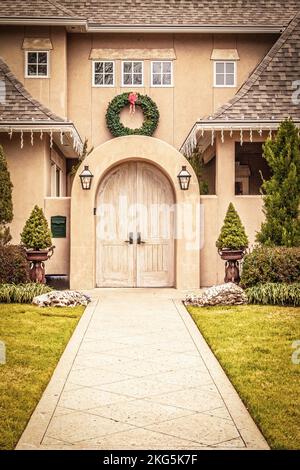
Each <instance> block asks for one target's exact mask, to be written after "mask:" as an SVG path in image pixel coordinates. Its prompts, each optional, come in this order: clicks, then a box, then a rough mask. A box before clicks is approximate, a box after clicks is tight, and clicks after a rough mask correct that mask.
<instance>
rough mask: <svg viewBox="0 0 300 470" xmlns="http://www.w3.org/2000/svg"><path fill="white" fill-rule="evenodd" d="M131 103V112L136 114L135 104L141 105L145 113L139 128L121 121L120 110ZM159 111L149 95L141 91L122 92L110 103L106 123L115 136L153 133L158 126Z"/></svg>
mask: <svg viewBox="0 0 300 470" xmlns="http://www.w3.org/2000/svg"><path fill="white" fill-rule="evenodd" d="M127 105H129V106H130V108H129V109H130V113H131V114H134V112H135V106H139V107H140V108H141V109H142V111H143V114H144V122H143V125H142V126H141V127H139V128H137V129H131V128H130V127H125V126H124V125H123V124H122V123H121V121H120V112H121V111H122V109H123V108H124V107H125V106H127ZM158 120H159V111H158V108H157V106H156V104H155V103H154V101H153V100H152V99H151V98H149V96H147V95H140V94H139V93H133V92H129V93H122V94H121V95H118V96H116V97H115V98H114V99H113V100H112V101H111V102H110V103H109V105H108V108H107V111H106V124H107V127H108V129H109V130H110V132H111V133H112V135H113V136H114V137H120V136H122V135H132V134H138V135H149V136H150V135H152V134H153V133H154V131H155V129H156V128H157V125H158Z"/></svg>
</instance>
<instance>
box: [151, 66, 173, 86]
mask: <svg viewBox="0 0 300 470" xmlns="http://www.w3.org/2000/svg"><path fill="white" fill-rule="evenodd" d="M172 65H173V64H172V62H171V61H170V60H164V61H155V62H151V86H153V87H156V86H157V87H168V86H173V70H172V69H173V67H172Z"/></svg>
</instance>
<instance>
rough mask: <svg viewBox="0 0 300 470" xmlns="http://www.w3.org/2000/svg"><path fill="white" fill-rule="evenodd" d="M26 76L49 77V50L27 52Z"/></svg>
mask: <svg viewBox="0 0 300 470" xmlns="http://www.w3.org/2000/svg"><path fill="white" fill-rule="evenodd" d="M25 77H26V78H48V77H49V51H26V52H25Z"/></svg>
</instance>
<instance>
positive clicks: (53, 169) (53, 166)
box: [50, 160, 63, 198]
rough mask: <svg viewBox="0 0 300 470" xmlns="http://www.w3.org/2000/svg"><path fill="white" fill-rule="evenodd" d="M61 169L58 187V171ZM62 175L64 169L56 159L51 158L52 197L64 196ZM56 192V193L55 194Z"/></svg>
mask: <svg viewBox="0 0 300 470" xmlns="http://www.w3.org/2000/svg"><path fill="white" fill-rule="evenodd" d="M57 170H58V171H59V188H57V184H56V183H57V180H56V172H57ZM62 177H63V171H62V169H61V168H60V167H59V166H58V165H57V163H55V161H53V160H51V183H50V186H51V188H50V191H51V198H61V197H63V196H62V189H63V188H62ZM57 189H58V190H59V196H57ZM53 193H55V195H53Z"/></svg>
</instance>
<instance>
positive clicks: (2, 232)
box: [0, 145, 13, 245]
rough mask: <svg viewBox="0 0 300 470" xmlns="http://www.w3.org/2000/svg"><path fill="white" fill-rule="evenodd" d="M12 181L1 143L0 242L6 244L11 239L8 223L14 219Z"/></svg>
mask: <svg viewBox="0 0 300 470" xmlns="http://www.w3.org/2000/svg"><path fill="white" fill-rule="evenodd" d="M12 188H13V185H12V182H11V180H10V173H9V171H8V168H7V161H6V158H5V155H4V152H3V147H2V146H1V145H0V244H1V245H6V244H7V243H9V242H10V240H11V235H10V230H9V227H7V224H8V223H10V222H11V221H12V219H13V203H12Z"/></svg>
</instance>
